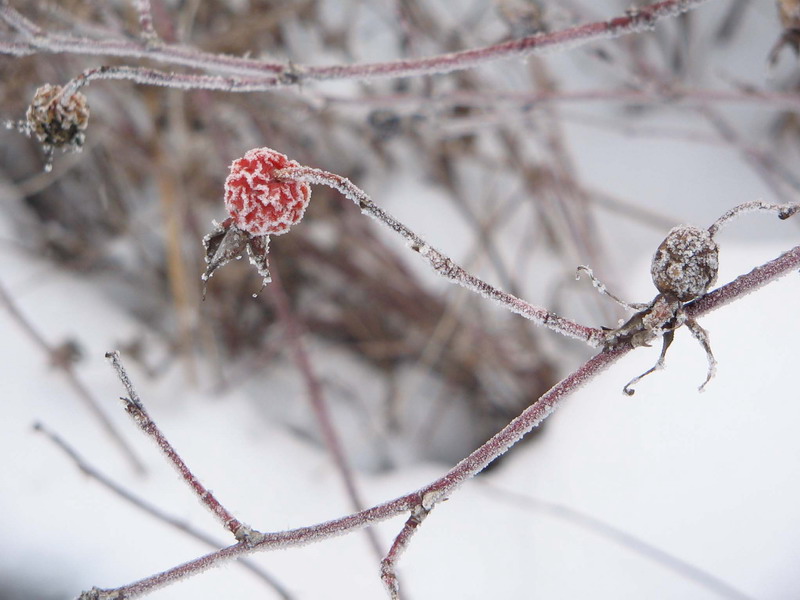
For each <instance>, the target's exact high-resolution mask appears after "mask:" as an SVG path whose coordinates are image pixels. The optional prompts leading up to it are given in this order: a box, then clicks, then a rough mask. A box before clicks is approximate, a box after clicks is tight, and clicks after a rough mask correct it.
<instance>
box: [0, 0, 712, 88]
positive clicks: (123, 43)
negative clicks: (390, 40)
mask: <svg viewBox="0 0 800 600" xmlns="http://www.w3.org/2000/svg"><path fill="white" fill-rule="evenodd" d="M708 1H709V0H665V1H663V2H656V3H654V4H650V5H648V6H643V7H640V8H637V9H632V10H629V11H628V12H627V13H626V14H625V15H624V16H620V17H616V18H613V19H609V20H607V21H598V22H595V23H587V24H584V25H578V26H575V27H569V28H567V29H563V30H561V31H554V32H550V33H539V34H536V35H532V36H528V37H524V38H520V39H515V40H511V41H508V42H504V43H501V44H494V45H491V46H485V47H482V48H473V49H469V50H462V51H460V52H452V53H448V54H441V55H438V56H431V57H427V58H420V59H404V60H397V61H391V62H379V63H363V64H355V65H328V66H302V65H286V64H282V63H270V62H266V61H260V60H253V59H246V58H239V57H236V56H230V55H219V54H211V53H206V52H200V51H197V50H194V49H192V48H187V47H185V46H176V45H172V44H161V43H156V42H154V41H153V40H152V39H149V40H147V41H134V40H116V39H115V40H97V39H92V38H87V37H78V36H72V35H68V34H54V33H47V32H45V31H44V30H42V29H41V28H40V27H39V26H38V25H36V24H35V23H33V22H32V21H30V20H29V19H27V18H26V17H25V16H23V15H22V14H21V13H19V12H18V11H17V10H15V9H13V8H12V7H11V6H9V5H8V4H7V3H6V2H4V3H3V4H2V5H0V19H3V20H5V22H6V23H8V25H10V26H11V27H12V28H14V29H15V30H16V31H17V32H18V33H19V34H20V37H21V39H19V40H0V52H3V53H6V54H13V55H16V56H24V55H29V54H36V53H40V52H51V53H65V54H81V55H99V56H117V57H125V58H135V59H142V58H147V59H150V60H155V61H158V62H163V63H166V64H171V65H182V66H188V67H192V68H197V69H204V70H213V71H214V72H217V73H225V74H226V76H219V77H218V76H200V75H194V76H193V75H178V74H175V73H167V72H160V71H157V70H154V69H139V68H136V67H112V68H108V69H92V70H91V71H87V72H86V73H85V74H84V75H82V76H79V78H78V79H77V80H78V81H80V84H81V85H85V84H86V83H88V82H89V81H91V80H92V79H110V78H114V79H129V80H132V81H135V82H137V83H140V84H144V85H160V86H169V87H180V88H187V87H191V88H193V89H201V88H202V89H214V90H227V91H257V90H268V89H272V88H276V87H283V86H289V85H300V84H302V83H305V82H308V81H326V80H333V79H361V80H364V79H375V78H386V77H391V78H398V77H418V76H420V75H431V74H437V73H438V74H440V73H451V72H453V71H463V70H466V69H472V68H474V67H476V66H478V65H482V64H485V63H489V62H494V61H498V60H504V59H511V58H523V57H526V56H531V55H534V54H542V53H545V52H554V51H557V50H567V49H571V48H574V47H577V46H581V45H584V44H588V43H590V42H597V41H600V40H607V39H613V38H616V37H619V36H622V35H627V34H632V33H641V32H644V31H649V30H651V29H653V28H654V27H655V25H656V23H658V22H659V21H661V20H662V19H666V18H669V17H674V16H676V15H679V14H681V13H684V12H687V11H689V10H692V9H694V8H696V7H698V6H699V5H701V4H703V3H705V2H708ZM138 4H139V5H140V6H144V5H145V4H149V3H145V2H141V1H140V2H139V3H138Z"/></svg>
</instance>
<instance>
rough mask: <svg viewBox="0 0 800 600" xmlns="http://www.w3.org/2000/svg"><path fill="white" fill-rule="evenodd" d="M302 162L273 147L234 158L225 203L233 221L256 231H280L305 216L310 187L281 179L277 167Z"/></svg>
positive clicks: (254, 232)
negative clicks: (278, 178) (276, 175)
mask: <svg viewBox="0 0 800 600" xmlns="http://www.w3.org/2000/svg"><path fill="white" fill-rule="evenodd" d="M299 166H300V165H299V164H298V163H297V162H295V161H293V160H289V159H288V158H287V157H286V155H284V154H281V153H280V152H276V151H275V150H272V149H270V148H254V149H253V150H249V151H248V152H247V153H246V154H245V155H244V157H242V158H240V159H238V160H235V161H233V164H231V172H230V175H228V178H227V179H226V180H225V207H226V208H227V209H228V214H230V216H231V218H233V223H234V224H235V225H236V226H237V227H238V228H239V229H241V230H243V231H246V232H248V233H251V234H253V235H280V234H281V233H286V232H287V231H289V228H290V227H291V226H292V225H294V224H295V223H297V222H298V221H299V220H300V219H302V218H303V214H304V213H305V210H306V206H308V200H309V198H310V197H311V188H310V187H309V185H308V184H307V183H305V182H300V181H295V180H285V179H284V180H281V181H278V180H276V179H275V177H274V173H275V171H279V170H281V169H286V168H289V167H299Z"/></svg>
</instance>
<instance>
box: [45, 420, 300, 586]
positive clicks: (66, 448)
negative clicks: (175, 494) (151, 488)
mask: <svg viewBox="0 0 800 600" xmlns="http://www.w3.org/2000/svg"><path fill="white" fill-rule="evenodd" d="M33 428H34V429H35V430H36V431H38V432H40V433H42V434H44V435H45V436H46V437H47V439H49V440H50V441H51V442H53V444H55V445H56V446H57V447H58V448H59V449H60V450H62V451H63V452H64V453H65V454H66V455H67V456H68V457H69V458H70V459H71V460H72V462H73V463H75V466H76V467H78V469H80V471H81V472H82V473H83V474H85V475H87V476H89V477H91V478H92V479H94V480H95V481H97V482H98V483H99V484H100V485H102V486H103V487H105V488H106V489H108V490H109V491H111V492H112V493H114V494H116V495H117V496H118V497H120V498H122V499H123V500H124V501H125V502H128V503H129V504H131V505H132V506H134V507H136V508H138V509H139V510H141V511H142V512H144V513H146V514H148V515H150V516H152V517H154V518H155V519H157V520H159V521H161V522H163V523H166V524H168V525H171V526H172V527H174V528H175V529H178V530H179V531H182V532H184V533H186V534H188V535H190V536H191V537H193V538H195V539H196V540H199V541H201V542H203V543H204V544H206V545H208V546H211V547H212V548H219V547H220V544H219V542H217V541H216V540H215V539H214V538H212V537H211V536H209V535H208V534H206V533H205V532H203V531H201V530H199V529H196V528H195V527H192V526H191V525H190V524H189V523H187V522H185V521H183V520H182V519H179V518H178V517H175V516H173V515H170V514H168V513H166V512H164V511H163V510H161V509H160V508H158V507H157V506H155V505H153V504H151V503H150V502H148V501H147V500H145V499H144V498H141V497H139V496H137V495H136V494H134V493H133V492H131V491H130V490H128V489H125V488H124V487H122V486H121V485H120V484H119V483H117V482H116V481H114V480H113V479H111V478H110V477H108V476H107V475H104V474H103V473H101V472H100V471H98V470H97V469H96V468H95V467H94V466H92V465H91V464H89V462H87V461H86V459H84V458H83V457H82V456H81V455H80V454H78V452H77V451H76V450H75V449H74V448H73V447H72V446H71V445H69V444H68V443H67V442H66V441H65V440H64V439H63V438H62V437H61V436H59V435H58V434H57V433H55V432H53V431H50V430H49V429H48V428H47V427H45V426H44V425H43V424H41V423H36V424H34V426H33ZM238 563H239V564H240V565H242V567H244V568H245V569H247V570H248V571H250V572H251V573H253V574H254V575H255V576H256V577H258V578H259V579H261V580H263V581H264V582H265V583H266V584H267V585H269V586H270V587H272V589H273V590H274V591H275V593H276V594H278V595H279V596H280V597H281V598H283V599H284V600H292V595H291V594H290V593H289V591H288V590H287V589H286V588H285V587H283V585H282V584H281V583H280V582H279V581H277V580H276V579H275V578H274V577H273V576H272V575H270V574H269V573H267V572H266V571H264V570H263V569H262V568H261V567H260V566H258V565H256V564H255V563H253V562H251V561H249V560H247V559H246V558H243V559H240V560H239V561H238Z"/></svg>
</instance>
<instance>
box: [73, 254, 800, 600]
mask: <svg viewBox="0 0 800 600" xmlns="http://www.w3.org/2000/svg"><path fill="white" fill-rule="evenodd" d="M797 269H800V246H796V247H794V248H792V249H791V250H789V251H788V252H785V253H783V254H782V255H780V256H779V257H778V258H776V259H774V260H772V261H770V262H768V263H765V264H763V265H761V266H759V267H756V268H755V269H753V270H752V271H751V272H750V273H748V274H746V275H742V276H741V277H738V278H737V279H735V280H734V281H732V282H731V283H729V284H727V285H724V286H722V287H721V288H718V289H716V290H714V291H713V292H709V293H707V294H705V295H704V296H702V297H701V298H699V299H698V300H695V301H693V302H690V303H688V304H686V305H685V310H686V313H687V316H688V317H689V318H697V317H700V316H702V315H704V314H707V313H709V312H711V311H713V310H716V309H717V308H720V307H722V306H724V305H725V304H727V303H729V302H732V301H734V300H736V299H737V298H739V297H741V296H743V295H745V294H747V293H749V292H752V291H754V290H757V289H759V288H761V287H763V286H764V285H766V284H767V283H769V282H771V281H774V280H776V279H777V278H779V277H781V276H783V275H786V274H787V273H789V272H791V271H795V270H797ZM631 350H632V347H631V346H630V345H629V344H620V345H619V346H616V347H614V348H607V349H604V350H602V351H601V352H600V353H599V354H597V355H596V356H594V357H593V358H591V359H589V360H588V361H587V362H586V363H584V364H583V365H582V366H580V367H578V369H576V370H575V371H573V372H572V373H571V374H570V375H568V376H567V377H565V378H564V379H562V380H561V381H560V382H559V383H557V384H556V385H555V386H553V387H552V388H551V389H550V390H549V391H547V392H546V393H545V394H544V395H543V396H541V397H540V398H539V399H538V400H537V401H536V402H534V403H533V404H531V405H530V406H529V407H528V408H526V409H525V410H524V411H523V412H522V413H521V414H520V415H519V416H518V417H517V418H516V419H514V420H513V421H511V422H510V423H509V424H508V425H506V426H505V427H504V428H503V429H501V430H500V431H499V432H498V433H497V434H495V435H494V436H493V437H492V438H491V439H490V440H489V441H487V442H486V443H485V444H483V445H482V446H481V447H480V448H478V449H477V450H475V451H474V452H472V454H470V455H469V456H467V457H466V458H464V459H463V460H461V461H460V462H459V463H458V464H457V465H456V466H454V467H453V468H452V469H450V470H449V471H448V472H447V473H445V474H444V475H443V476H442V477H440V478H439V479H437V480H436V481H433V482H431V483H430V484H428V485H427V486H425V487H423V488H422V489H420V490H417V491H415V492H412V493H410V494H406V495H405V496H400V497H399V498H395V499H393V500H389V501H387V502H384V503H383V504H379V505H377V506H373V507H371V508H368V509H366V510H363V511H360V512H358V513H355V514H352V515H347V516H344V517H340V518H338V519H333V520H331V521H326V522H324V523H318V524H316V525H310V526H307V527H300V528H298V529H291V530H287V531H280V532H274V533H264V534H260V535H259V538H258V540H257V541H256V542H254V543H252V542H251V543H247V542H239V543H237V544H233V545H232V546H228V547H227V548H222V549H221V550H218V551H217V552H213V553H211V554H207V555H205V556H201V557H200V558H197V559H195V560H192V561H189V562H187V563H184V564H182V565H180V566H178V567H174V568H172V569H168V570H166V571H163V572H161V573H158V574H156V575H153V576H151V577H146V578H144V579H141V580H139V581H137V582H134V583H132V584H129V585H125V586H122V587H119V588H113V589H107V590H101V589H98V588H94V589H93V590H90V591H88V592H84V593H83V594H82V595H81V596H80V600H112V599H117V598H120V597H124V598H133V597H136V596H141V595H144V594H146V593H148V592H150V591H153V590H154V589H156V588H158V587H162V586H165V585H169V584H171V583H175V582H177V581H179V580H180V579H182V578H185V577H190V576H192V575H195V574H197V573H199V572H201V571H203V570H205V569H207V568H209V567H211V566H213V565H218V564H220V563H222V562H224V561H227V560H231V559H233V558H237V557H239V556H244V555H246V554H250V553H253V552H257V551H268V550H277V549H282V548H288V547H292V546H300V545H304V544H309V543H313V542H318V541H321V540H323V539H327V538H331V537H335V536H339V535H344V534H346V533H349V532H350V531H353V530H355V529H360V528H361V527H365V526H367V525H370V524H373V523H378V522H380V521H385V520H387V519H390V518H392V517H394V516H397V515H399V514H402V513H405V512H409V511H411V510H412V509H414V508H415V507H418V506H422V507H424V508H425V509H426V510H430V509H431V508H433V506H434V505H435V504H436V503H437V502H440V501H441V500H444V499H446V498H447V497H449V496H450V495H451V494H452V493H453V492H454V491H455V490H456V489H457V488H458V487H459V486H460V485H462V484H463V483H464V482H465V481H467V480H469V479H470V478H471V477H473V476H474V475H475V474H477V473H479V472H480V471H482V470H483V469H485V468H486V466H487V465H489V464H490V463H491V462H492V461H494V460H496V459H497V458H498V457H499V456H501V455H502V454H503V453H505V452H506V451H507V450H508V449H509V448H511V447H512V446H513V445H514V444H515V443H517V442H518V441H519V440H521V439H522V438H523V437H524V436H525V434H527V433H528V432H529V431H530V430H531V429H533V428H534V427H536V426H537V425H539V423H541V422H542V421H543V420H544V419H545V418H547V416H549V415H550V413H552V412H553V411H554V410H555V408H556V407H557V406H558V405H559V404H560V403H561V402H562V401H563V400H565V399H566V398H567V397H569V396H570V395H571V394H573V393H574V392H575V391H577V389H578V388H580V387H581V386H583V385H584V384H586V383H587V382H588V381H590V380H591V379H593V378H594V377H595V376H596V375H597V374H599V373H600V372H601V371H602V370H604V369H605V368H607V367H608V366H610V365H611V364H613V363H614V362H616V361H617V360H618V359H620V358H621V357H622V356H624V355H626V354H627V353H628V352H630V351H631Z"/></svg>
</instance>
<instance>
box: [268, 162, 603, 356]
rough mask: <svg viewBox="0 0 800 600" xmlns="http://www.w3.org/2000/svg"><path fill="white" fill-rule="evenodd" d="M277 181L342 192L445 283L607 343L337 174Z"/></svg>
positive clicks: (290, 174)
mask: <svg viewBox="0 0 800 600" xmlns="http://www.w3.org/2000/svg"><path fill="white" fill-rule="evenodd" d="M274 177H275V178H276V179H287V180H290V179H291V180H298V181H307V182H308V183H312V184H317V185H326V186H328V187H331V188H333V189H335V190H337V191H339V192H340V193H341V194H342V195H344V196H345V197H346V198H348V199H350V200H352V201H353V202H354V203H355V204H356V205H357V206H358V207H359V208H360V209H361V212H363V213H364V214H366V215H368V216H370V217H372V218H373V219H375V220H376V221H378V222H379V223H381V224H383V225H385V226H386V227H388V228H389V229H391V230H392V231H394V232H395V233H397V234H398V235H400V236H401V237H402V238H403V239H405V240H406V242H408V244H409V245H410V246H411V249H412V250H414V251H415V252H417V253H418V254H419V255H420V256H422V257H423V258H425V259H426V260H427V261H428V263H429V264H430V266H431V267H432V268H433V270H434V271H436V272H437V273H438V274H439V275H441V276H442V277H444V278H445V279H449V280H450V281H452V282H453V283H457V284H458V285H460V286H462V287H465V288H467V289H468V290H471V291H473V292H475V293H477V294H480V295H481V296H484V297H485V298H489V299H491V300H494V301H495V302H498V303H499V304H501V305H503V306H504V307H505V308H507V309H508V310H510V311H511V312H514V313H517V314H518V315H522V316H523V317H525V318H527V319H530V320H531V321H533V322H534V323H536V324H537V325H542V326H544V327H547V328H548V329H552V330H553V331H557V332H558V333H560V334H562V335H565V336H567V337H572V338H575V339H579V340H582V341H584V342H586V343H587V344H589V345H590V346H594V347H597V346H600V345H601V343H602V341H603V339H604V334H603V331H602V330H600V329H597V328H594V327H587V326H585V325H581V324H580V323H576V322H575V321H571V320H569V319H565V318H563V317H560V316H558V315H557V314H555V313H553V312H551V311H549V310H547V309H545V308H541V307H539V306H534V305H533V304H530V303H528V302H526V301H525V300H522V299H521V298H517V297H516V296H514V295H512V294H509V293H508V292H504V291H502V290H500V289H498V288H496V287H494V286H493V285H491V284H489V283H487V282H485V281H483V280H482V279H479V278H478V277H475V276H474V275H472V274H471V273H469V272H468V271H467V270H466V269H464V268H463V267H461V266H460V265H458V264H456V263H455V262H454V261H453V260H452V259H450V258H449V257H448V256H447V255H445V254H444V253H442V252H440V251H439V250H437V249H435V248H433V247H432V246H431V245H430V244H428V243H427V242H426V241H425V240H424V239H422V238H421V237H420V236H418V235H417V234H416V233H414V232H413V231H412V230H411V229H409V228H408V227H407V226H406V225H404V224H403V223H401V222H400V221H398V220H397V219H395V218H394V217H393V216H392V215H390V214H389V213H387V212H386V211H385V210H383V209H382V208H381V207H379V206H378V205H377V204H375V202H373V201H372V199H371V198H370V197H369V196H368V195H367V193H366V192H364V190H362V189H361V188H359V187H358V186H356V185H355V184H354V183H353V182H352V181H350V180H349V179H347V178H346V177H342V176H341V175H336V174H335V173H328V172H327V171H322V170H320V169H313V168H311V167H292V168H289V169H281V170H280V171H276V172H275V173H274Z"/></svg>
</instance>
